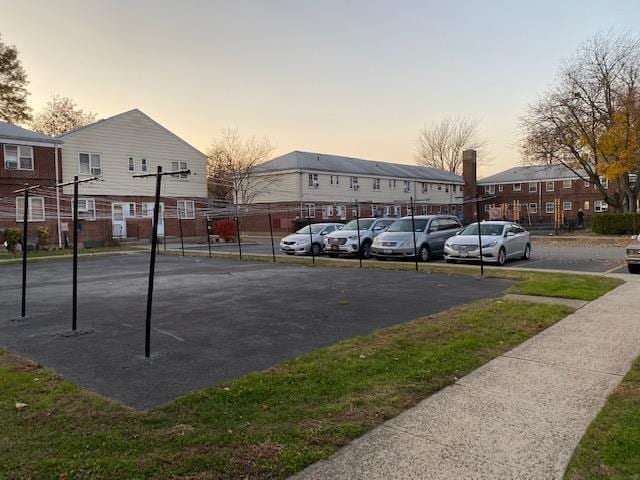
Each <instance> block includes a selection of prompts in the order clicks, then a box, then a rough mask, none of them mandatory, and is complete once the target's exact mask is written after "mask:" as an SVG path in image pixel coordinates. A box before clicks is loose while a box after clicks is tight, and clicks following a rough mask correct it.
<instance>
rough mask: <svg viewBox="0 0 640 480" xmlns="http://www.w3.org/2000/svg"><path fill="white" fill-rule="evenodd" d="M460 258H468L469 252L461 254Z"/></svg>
mask: <svg viewBox="0 0 640 480" xmlns="http://www.w3.org/2000/svg"><path fill="white" fill-rule="evenodd" d="M460 256H461V257H468V256H469V253H468V252H460Z"/></svg>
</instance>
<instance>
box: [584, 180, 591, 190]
mask: <svg viewBox="0 0 640 480" xmlns="http://www.w3.org/2000/svg"><path fill="white" fill-rule="evenodd" d="M590 185H591V183H589V181H588V180H585V181H584V188H589V186H590Z"/></svg>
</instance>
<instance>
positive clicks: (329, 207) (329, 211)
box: [327, 205, 333, 217]
mask: <svg viewBox="0 0 640 480" xmlns="http://www.w3.org/2000/svg"><path fill="white" fill-rule="evenodd" d="M327 217H333V205H327Z"/></svg>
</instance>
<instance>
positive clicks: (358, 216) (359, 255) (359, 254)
mask: <svg viewBox="0 0 640 480" xmlns="http://www.w3.org/2000/svg"><path fill="white" fill-rule="evenodd" d="M356 229H357V230H358V260H359V261H360V268H362V252H361V251H360V249H361V248H362V246H361V245H360V207H359V206H358V200H356Z"/></svg>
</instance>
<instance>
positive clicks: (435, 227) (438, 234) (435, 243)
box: [427, 218, 445, 253]
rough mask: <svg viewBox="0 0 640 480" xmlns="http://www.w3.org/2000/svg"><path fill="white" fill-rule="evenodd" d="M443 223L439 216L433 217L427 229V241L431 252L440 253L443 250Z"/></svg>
mask: <svg viewBox="0 0 640 480" xmlns="http://www.w3.org/2000/svg"><path fill="white" fill-rule="evenodd" d="M444 228H445V224H444V222H442V220H440V219H439V218H434V219H432V220H431V223H430V224H429V228H428V229H427V242H428V243H429V250H431V252H432V253H440V252H442V251H443V250H444V234H445V232H444Z"/></svg>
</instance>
